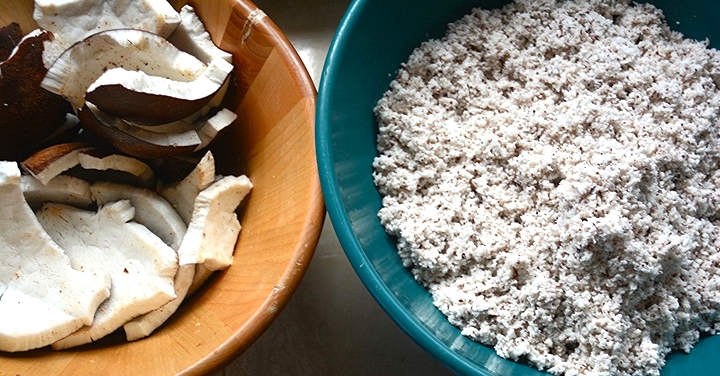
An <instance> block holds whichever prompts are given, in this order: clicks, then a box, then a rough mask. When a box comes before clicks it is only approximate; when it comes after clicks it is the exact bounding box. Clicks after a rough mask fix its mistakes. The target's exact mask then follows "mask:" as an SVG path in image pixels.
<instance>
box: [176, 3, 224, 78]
mask: <svg viewBox="0 0 720 376" xmlns="http://www.w3.org/2000/svg"><path fill="white" fill-rule="evenodd" d="M168 40H169V41H170V42H171V43H172V44H174V45H175V46H177V47H178V48H180V49H181V50H183V51H185V52H187V53H189V54H191V55H193V56H195V57H197V58H198V59H200V61H202V62H203V63H206V64H207V63H209V62H210V61H212V60H214V59H216V58H222V59H224V60H225V61H227V62H228V63H232V55H231V54H230V53H228V52H225V51H223V50H221V49H219V48H218V47H217V46H216V45H215V43H214V42H213V41H212V38H211V37H210V33H208V32H207V30H206V29H205V25H204V24H203V22H202V20H200V17H198V15H197V13H195V9H194V8H193V7H192V6H190V5H185V6H183V7H182V9H180V24H179V25H178V26H177V28H176V29H175V31H174V32H173V33H172V34H171V35H170V37H169V38H168Z"/></svg>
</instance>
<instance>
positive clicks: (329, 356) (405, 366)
mask: <svg viewBox="0 0 720 376" xmlns="http://www.w3.org/2000/svg"><path fill="white" fill-rule="evenodd" d="M255 3H256V4H257V5H258V6H259V7H260V8H261V9H262V10H263V11H264V12H265V13H266V14H267V15H268V16H269V17H270V18H271V19H272V20H273V21H274V22H275V23H276V24H277V25H278V26H279V27H280V28H281V29H282V30H283V31H284V32H285V34H286V35H287V36H288V39H290V40H291V42H292V43H293V45H294V46H295V48H296V49H297V51H298V53H299V54H300V56H301V58H302V59H303V61H304V62H305V65H306V66H307V68H308V71H309V72H310V75H311V76H312V78H313V80H314V81H315V84H316V86H317V84H318V83H319V82H320V76H321V72H322V66H323V63H324V61H325V56H326V54H327V50H328V46H329V45H330V42H331V40H332V37H333V35H334V33H335V29H336V27H337V25H338V23H339V22H340V19H341V18H342V16H343V14H344V13H345V9H346V8H347V6H348V4H349V3H350V1H349V0H336V1H334V0H305V1H303V0H257V1H255ZM450 374H452V373H451V372H450V371H449V370H448V369H447V368H445V367H444V366H443V365H441V364H440V363H439V362H438V361H436V360H435V359H434V358H433V357H432V356H430V355H429V354H428V353H426V352H425V351H424V350H423V349H421V348H420V347H419V346H418V345H417V344H415V342H413V341H412V340H411V339H410V337H408V336H407V335H405V333H403V332H402V331H401V330H400V328H399V327H397V326H396V325H395V323H393V322H392V320H391V319H390V318H389V317H388V316H387V315H386V314H385V312H384V311H383V310H382V309H381V308H380V307H379V306H378V304H377V303H376V302H375V300H374V299H373V298H372V296H371V295H370V293H368V291H367V290H366V289H365V287H364V286H363V284H362V282H361V281H360V279H359V278H358V277H357V275H356V274H355V271H354V270H353V269H352V266H351V265H350V263H349V262H348V260H347V258H346V257H345V254H344V253H343V250H342V248H341V247H340V243H339V242H338V239H337V237H336V236H335V233H334V230H333V228H332V224H331V223H330V219H329V218H326V220H325V227H324V228H323V231H322V235H321V237H320V242H319V244H318V247H317V249H316V251H315V256H314V257H313V260H312V262H311V263H310V266H309V268H308V271H307V274H306V275H305V277H304V278H303V280H302V282H301V284H300V287H299V289H298V290H297V291H296V292H295V294H294V295H293V297H292V298H291V300H290V302H289V303H288V305H287V307H286V308H285V309H284V310H283V311H282V312H281V314H280V316H279V317H278V319H277V320H276V321H275V322H274V323H273V325H272V326H271V327H270V328H269V329H268V330H267V331H266V332H265V333H264V334H263V336H262V337H261V338H260V339H259V340H258V341H257V342H255V344H253V346H252V347H251V348H250V349H248V351H246V352H245V353H243V354H242V355H241V356H240V357H239V358H238V359H237V360H235V361H234V362H233V363H232V364H231V365H230V366H228V367H227V368H226V369H225V370H224V371H223V372H221V373H219V374H218V375H216V376H220V375H226V376H235V375H245V376H253V375H262V376H272V375H283V376H289V375H344V376H352V375H450Z"/></svg>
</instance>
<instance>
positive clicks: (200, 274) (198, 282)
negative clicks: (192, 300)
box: [187, 264, 215, 296]
mask: <svg viewBox="0 0 720 376" xmlns="http://www.w3.org/2000/svg"><path fill="white" fill-rule="evenodd" d="M213 273H215V271H214V270H210V269H209V268H208V267H207V266H205V265H203V264H196V265H195V275H194V276H193V281H192V284H191V285H190V288H189V289H188V293H187V294H188V296H190V295H192V294H193V293H195V291H197V290H198V289H199V288H200V287H202V285H203V284H205V282H206V281H207V280H208V279H210V276H212V275H213Z"/></svg>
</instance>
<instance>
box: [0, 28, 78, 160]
mask: <svg viewBox="0 0 720 376" xmlns="http://www.w3.org/2000/svg"><path fill="white" fill-rule="evenodd" d="M51 38H52V34H50V33H49V32H47V31H42V30H34V31H32V32H31V33H30V34H28V35H27V36H25V37H24V38H23V39H22V40H21V41H20V42H19V43H18V45H17V47H16V48H15V49H14V50H13V52H12V54H11V55H10V56H9V57H8V58H7V59H6V60H5V61H3V62H1V63H0V133H1V134H2V137H0V159H3V160H21V159H24V158H26V157H27V156H28V155H30V154H31V153H32V152H33V151H34V149H35V148H36V147H37V146H38V145H39V144H40V143H41V142H42V141H43V140H45V139H47V138H48V137H50V136H51V135H53V134H54V133H56V131H57V130H58V128H61V127H62V126H63V125H64V124H65V120H66V118H65V114H67V113H68V112H71V108H70V105H69V104H68V103H67V102H66V101H65V100H63V98H62V97H60V96H58V95H56V94H53V93H50V92H48V91H47V90H43V89H42V88H41V87H40V84H41V82H42V81H43V78H44V77H45V73H46V69H45V67H44V66H43V64H42V51H43V47H42V46H43V44H42V42H43V41H46V40H50V39H51ZM39 109H42V110H39Z"/></svg>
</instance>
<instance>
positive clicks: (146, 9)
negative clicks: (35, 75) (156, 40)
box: [33, 0, 180, 67]
mask: <svg viewBox="0 0 720 376" xmlns="http://www.w3.org/2000/svg"><path fill="white" fill-rule="evenodd" d="M33 18H34V19H35V21H36V22H37V23H38V25H39V26H40V27H42V28H43V29H45V30H48V31H51V32H52V33H54V34H55V39H54V41H52V42H49V43H46V46H45V54H44V56H43V60H44V61H45V65H46V67H49V66H50V65H51V64H52V62H54V61H55V59H56V58H57V57H58V56H59V55H60V54H61V53H62V51H64V50H65V49H67V48H69V47H70V46H71V45H73V44H74V43H75V42H79V41H81V40H83V39H85V38H86V37H88V36H90V35H92V34H95V33H98V32H101V31H105V30H111V29H124V28H133V29H138V30H144V31H148V32H151V33H154V34H158V35H159V36H161V37H163V38H167V37H168V36H170V35H171V34H172V33H173V32H174V31H175V29H176V28H177V26H178V25H179V24H180V14H179V13H178V12H177V11H176V10H175V9H174V8H173V7H172V5H170V3H168V2H167V1H157V0H104V1H97V0H35V9H34V12H33Z"/></svg>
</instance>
